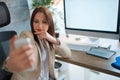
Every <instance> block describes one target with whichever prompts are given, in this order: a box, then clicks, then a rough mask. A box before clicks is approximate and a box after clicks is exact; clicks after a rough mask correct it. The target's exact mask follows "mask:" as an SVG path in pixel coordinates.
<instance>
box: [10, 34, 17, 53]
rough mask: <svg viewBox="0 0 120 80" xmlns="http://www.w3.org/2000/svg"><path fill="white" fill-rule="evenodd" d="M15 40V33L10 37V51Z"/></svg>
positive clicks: (13, 47)
mask: <svg viewBox="0 0 120 80" xmlns="http://www.w3.org/2000/svg"><path fill="white" fill-rule="evenodd" d="M16 40H17V35H14V36H13V37H12V38H11V39H10V51H11V50H14V49H15V46H14V42H15V41H16Z"/></svg>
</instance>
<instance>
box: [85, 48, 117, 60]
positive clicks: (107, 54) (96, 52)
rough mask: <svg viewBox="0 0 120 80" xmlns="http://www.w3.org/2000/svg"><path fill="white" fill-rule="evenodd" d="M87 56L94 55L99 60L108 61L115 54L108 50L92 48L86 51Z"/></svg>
mask: <svg viewBox="0 0 120 80" xmlns="http://www.w3.org/2000/svg"><path fill="white" fill-rule="evenodd" d="M86 53H87V54H90V55H94V56H97V57H100V58H104V59H109V58H111V57H112V56H113V55H114V54H115V53H116V52H115V51H111V50H108V49H100V48H96V47H92V48H91V49H90V50H88V51H86Z"/></svg>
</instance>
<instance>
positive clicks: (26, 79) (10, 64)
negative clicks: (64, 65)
mask: <svg viewBox="0 0 120 80" xmlns="http://www.w3.org/2000/svg"><path fill="white" fill-rule="evenodd" d="M20 38H30V39H31V43H32V44H31V45H25V46H22V47H20V48H18V49H15V48H14V45H13V43H14V41H15V37H14V38H13V39H12V40H11V52H10V55H9V58H8V59H7V60H6V67H7V69H8V70H9V71H11V72H13V75H12V78H11V80H55V76H54V61H55V54H58V55H61V56H63V55H64V57H65V58H67V57H70V54H71V53H70V50H69V48H68V47H67V46H66V45H65V44H63V43H62V42H60V41H59V40H58V39H56V38H55V30H54V23H53V18H52V15H51V13H50V11H49V9H48V8H46V7H44V6H41V7H37V8H36V9H35V10H34V11H33V13H32V16H31V31H23V32H22V33H21V34H20Z"/></svg>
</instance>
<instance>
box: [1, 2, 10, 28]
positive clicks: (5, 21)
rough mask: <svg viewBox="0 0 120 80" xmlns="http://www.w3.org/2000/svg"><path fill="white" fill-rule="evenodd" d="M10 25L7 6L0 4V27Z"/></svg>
mask: <svg viewBox="0 0 120 80" xmlns="http://www.w3.org/2000/svg"><path fill="white" fill-rule="evenodd" d="M9 23H10V13H9V10H8V8H7V5H6V4H5V3H4V2H0V27H4V26H6V25H8V24H9Z"/></svg>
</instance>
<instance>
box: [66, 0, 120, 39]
mask: <svg viewBox="0 0 120 80" xmlns="http://www.w3.org/2000/svg"><path fill="white" fill-rule="evenodd" d="M64 18H65V29H66V30H67V31H69V30H72V31H69V33H72V32H73V31H74V32H73V33H79V34H84V33H87V35H90V36H97V34H98V36H99V37H102V36H103V37H113V36H114V37H115V38H118V32H119V0H64ZM75 31H76V32H75ZM92 33H93V34H92ZM102 33H106V34H108V35H104V34H102ZM111 34H112V35H113V36H110V35H111Z"/></svg>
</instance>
